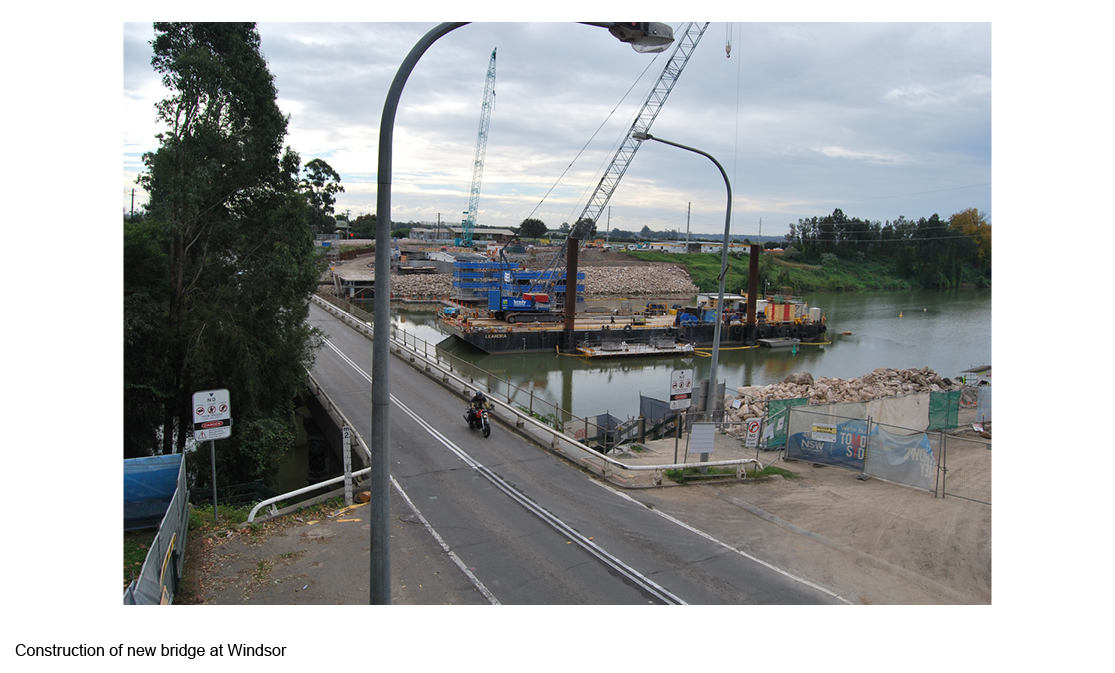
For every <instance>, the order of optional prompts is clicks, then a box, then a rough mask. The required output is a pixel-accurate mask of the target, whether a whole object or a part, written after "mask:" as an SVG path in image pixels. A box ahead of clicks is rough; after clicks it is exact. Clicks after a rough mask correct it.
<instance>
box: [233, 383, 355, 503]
mask: <svg viewBox="0 0 1115 673" xmlns="http://www.w3.org/2000/svg"><path fill="white" fill-rule="evenodd" d="M306 378H307V379H308V380H309V384H310V388H311V390H313V392H314V393H315V394H317V395H319V396H321V397H324V398H325V401H326V408H327V409H328V410H330V411H332V412H334V413H336V414H337V415H338V416H340V417H341V422H342V424H343V425H346V426H348V428H349V433H350V435H351V436H352V437H354V438H355V439H356V443H357V444H358V445H359V446H360V448H361V449H363V450H364V455H365V456H367V457H368V459H369V460H371V457H372V451H371V449H369V448H368V444H367V442H365V441H364V438H363V437H361V436H360V433H358V432H356V430H355V429H353V426H352V423H351V422H349V420H348V417H346V416H345V414H344V412H343V411H341V409H340V407H338V406H337V405H336V404H335V403H334V402H333V398H331V397H329V393H327V392H325V389H324V388H322V387H321V384H319V383H318V382H317V379H315V378H314V375H313V374H312V373H310V372H306ZM343 450H344V451H351V450H352V446H351V444H350V445H349V446H346V447H344V448H343ZM371 471H372V468H370V467H365V468H364V469H362V470H357V471H356V472H351V473H346V474H342V475H341V476H339V477H333V478H332V479H326V480H325V481H321V482H318V483H316V484H311V485H310V486H305V487H303V488H300V489H297V490H294V491H290V492H289V493H284V494H282V495H277V496H275V497H273V498H268V499H267V500H264V501H262V502H260V503H258V504H257V505H256V506H255V507H253V508H252V511H251V512H249V513H248V523H252V522H254V521H255V518H256V514H257V513H258V512H259V510H261V509H263V508H264V507H271V512H272V514H275V513H277V512H276V511H275V507H274V505H275V503H278V502H282V501H284V500H289V499H291V498H293V497H296V496H299V495H305V494H306V493H312V492H314V491H317V490H320V489H322V488H324V487H326V486H332V485H333V484H339V483H344V482H351V480H352V479H354V478H356V477H362V476H364V475H365V474H369V473H370V472H371ZM347 504H351V503H347Z"/></svg>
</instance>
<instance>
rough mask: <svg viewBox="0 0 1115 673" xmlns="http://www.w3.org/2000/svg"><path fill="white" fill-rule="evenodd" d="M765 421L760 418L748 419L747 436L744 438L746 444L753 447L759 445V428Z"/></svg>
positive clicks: (750, 447)
mask: <svg viewBox="0 0 1115 673" xmlns="http://www.w3.org/2000/svg"><path fill="white" fill-rule="evenodd" d="M762 425H763V421H762V419H759V418H749V419H747V438H746V439H745V440H744V446H745V447H747V448H749V449H753V448H755V447H757V446H759V430H760V429H761V428H762Z"/></svg>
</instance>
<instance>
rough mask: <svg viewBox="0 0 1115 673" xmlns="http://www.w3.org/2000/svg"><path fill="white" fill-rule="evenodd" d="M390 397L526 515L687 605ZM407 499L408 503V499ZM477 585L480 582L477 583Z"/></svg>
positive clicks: (670, 600) (650, 589)
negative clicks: (517, 488)
mask: <svg viewBox="0 0 1115 673" xmlns="http://www.w3.org/2000/svg"><path fill="white" fill-rule="evenodd" d="M322 341H323V342H324V343H325V344H326V345H327V346H329V347H330V348H331V349H333V351H334V352H335V353H337V355H339V356H340V357H341V359H343V360H344V361H345V362H347V363H348V364H349V366H351V367H352V368H353V369H355V370H356V371H357V372H358V373H359V374H360V375H361V376H363V377H364V378H365V379H367V380H368V381H369V382H371V380H372V377H371V376H370V375H368V373H367V372H365V371H364V370H363V369H361V368H360V366H359V365H357V364H356V363H355V362H353V361H352V360H351V359H349V357H348V356H347V355H345V354H344V353H342V352H341V350H340V349H339V348H337V346H335V345H333V343H332V342H331V341H329V339H322ZM390 397H391V401H392V402H394V403H395V405H396V406H398V407H399V408H400V409H402V410H403V412H404V413H406V414H407V415H408V416H410V417H411V418H412V419H413V420H414V422H416V423H418V425H420V426H421V427H422V428H423V429H424V430H425V431H426V432H427V433H428V434H429V435H430V436H431V437H433V438H434V439H436V440H438V442H440V443H441V444H442V445H443V446H445V447H446V448H447V449H449V450H450V451H451V452H452V453H453V454H454V455H456V456H457V457H458V458H460V459H461V460H462V461H464V463H465V464H466V465H468V466H469V467H471V468H472V469H473V470H475V471H477V472H479V473H480V474H481V475H482V476H483V477H484V478H485V479H487V480H488V481H489V482H491V483H492V484H493V485H494V486H496V487H497V488H498V489H499V490H501V491H503V493H504V494H505V495H507V496H508V497H510V498H511V499H512V500H514V501H516V502H518V503H519V504H520V505H522V506H523V507H524V508H525V509H526V510H527V511H528V512H530V513H532V514H534V515H535V516H537V517H538V518H539V519H541V520H542V521H544V522H545V523H547V524H549V525H550V526H551V527H552V528H554V529H555V530H557V531H559V532H561V533H563V534H564V535H566V536H568V537H569V539H570V540H571V541H573V542H575V543H577V545H578V546H579V547H581V548H582V549H584V550H585V551H587V552H588V553H589V554H591V555H592V556H595V557H596V558H597V559H598V560H600V561H601V562H603V563H604V564H605V565H607V566H609V567H611V568H612V569H614V570H616V571H617V572H619V573H620V574H621V575H623V576H625V577H627V578H628V579H629V580H631V581H632V582H634V583H635V584H636V585H637V586H639V587H641V588H642V589H643V590H644V591H646V592H647V593H649V594H650V595H652V596H654V597H655V598H657V599H658V600H660V601H662V602H663V603H666V604H668V605H687V603H686V602H685V601H684V600H682V599H681V598H679V597H677V596H675V595H674V594H672V593H670V592H669V591H667V590H666V589H665V588H663V587H662V586H660V585H658V584H657V583H656V582H654V581H653V580H651V579H650V578H649V577H647V576H645V575H643V574H642V573H640V572H639V571H637V570H635V569H634V568H632V567H631V566H629V565H627V564H626V563H624V562H623V561H621V560H620V559H619V558H618V557H616V556H613V555H612V554H611V553H609V552H607V551H606V550H604V549H603V548H602V547H600V545H598V544H596V543H595V542H593V541H592V540H591V539H589V538H588V537H586V536H584V535H582V534H581V533H579V532H577V531H576V530H575V529H574V528H572V527H571V526H569V524H567V523H565V522H564V521H562V520H561V519H559V518H558V517H556V516H554V515H553V514H551V513H549V512H547V511H546V510H545V509H544V508H542V507H541V506H539V505H538V504H537V503H535V502H534V501H533V500H531V499H530V498H528V497H526V496H525V495H523V494H522V493H519V492H518V491H517V490H515V489H514V488H512V487H511V485H510V484H508V483H507V482H506V481H504V480H503V478H501V477H500V476H499V475H497V474H496V473H495V472H492V471H491V470H490V469H488V468H487V467H485V466H484V465H482V464H481V463H479V462H477V461H476V460H475V459H473V457H472V456H470V455H469V454H468V453H467V452H465V451H464V450H463V449H461V448H460V447H459V446H457V445H456V444H454V443H453V442H452V441H451V440H449V438H447V437H446V436H445V435H443V434H441V432H439V431H438V430H437V429H436V428H434V427H433V426H432V425H430V424H429V423H427V422H426V420H425V419H423V418H422V417H420V416H419V415H418V414H416V413H414V412H413V411H412V410H411V409H410V408H409V407H407V406H406V405H405V404H403V403H402V402H400V401H399V399H398V398H397V397H395V396H394V395H391V396H390ZM392 482H393V483H394V478H392ZM407 500H408V502H409V498H408V499H407ZM411 507H412V509H414V511H415V512H417V509H416V508H414V506H413V504H411ZM430 530H431V531H432V530H433V529H432V528H431V529H430ZM439 540H440V536H439ZM441 544H442V545H443V547H444V548H445V549H446V550H448V547H447V546H445V545H444V543H443V542H441ZM458 560H459V559H458ZM458 565H459V567H462V568H463V564H458ZM477 582H479V580H477ZM493 599H494V597H493Z"/></svg>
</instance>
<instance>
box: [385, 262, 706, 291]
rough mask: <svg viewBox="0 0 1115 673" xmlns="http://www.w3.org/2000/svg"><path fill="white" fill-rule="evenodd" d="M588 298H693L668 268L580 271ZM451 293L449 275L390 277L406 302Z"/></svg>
mask: <svg viewBox="0 0 1115 673" xmlns="http://www.w3.org/2000/svg"><path fill="white" fill-rule="evenodd" d="M581 271H583V272H584V274H585V295H586V296H590V297H593V296H595V297H609V296H611V297H615V296H619V297H633V296H645V297H659V296H671V295H695V294H697V292H698V289H697V286H696V285H694V284H693V281H692V280H690V279H689V274H688V273H687V272H686V271H685V269H682V268H680V267H677V266H674V265H672V264H655V265H653V266H601V267H592V266H588V267H582V269H581ZM452 291H453V274H449V273H433V274H392V275H391V294H392V296H395V297H404V298H406V299H439V298H442V297H448V296H450V295H451V293H452Z"/></svg>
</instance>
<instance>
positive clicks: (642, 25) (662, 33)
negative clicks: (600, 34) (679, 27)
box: [608, 21, 674, 54]
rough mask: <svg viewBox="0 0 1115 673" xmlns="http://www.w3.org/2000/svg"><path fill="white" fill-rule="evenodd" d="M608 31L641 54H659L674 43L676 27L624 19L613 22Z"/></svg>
mask: <svg viewBox="0 0 1115 673" xmlns="http://www.w3.org/2000/svg"><path fill="white" fill-rule="evenodd" d="M608 32H609V33H611V34H612V35H614V36H615V37H616V39H618V40H619V41H620V42H626V43H628V44H630V45H631V48H632V49H634V50H635V51H637V52H639V53H640V54H657V53H659V52H663V51H666V49H668V48H669V46H670V45H671V44H673V43H674V29H673V28H671V27H670V25H669V24H666V23H655V22H639V21H624V22H616V23H613V24H612V25H611V26H610V27H609V28H608Z"/></svg>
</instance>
